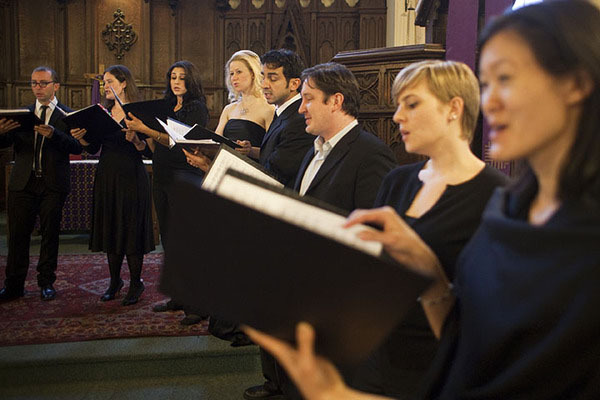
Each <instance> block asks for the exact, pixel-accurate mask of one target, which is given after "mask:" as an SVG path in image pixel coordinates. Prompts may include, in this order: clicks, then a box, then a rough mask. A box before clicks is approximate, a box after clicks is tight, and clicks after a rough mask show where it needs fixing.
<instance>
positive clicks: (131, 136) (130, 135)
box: [123, 129, 146, 150]
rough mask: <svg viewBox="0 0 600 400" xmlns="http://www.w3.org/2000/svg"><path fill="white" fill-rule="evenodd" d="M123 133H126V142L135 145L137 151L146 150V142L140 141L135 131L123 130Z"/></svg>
mask: <svg viewBox="0 0 600 400" xmlns="http://www.w3.org/2000/svg"><path fill="white" fill-rule="evenodd" d="M123 132H125V140H127V141H128V142H131V143H133V145H134V146H135V148H136V149H137V150H144V148H145V147H146V142H145V141H143V140H140V138H139V137H138V135H137V133H136V132H135V131H134V130H132V129H123Z"/></svg>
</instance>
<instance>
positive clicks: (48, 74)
mask: <svg viewBox="0 0 600 400" xmlns="http://www.w3.org/2000/svg"><path fill="white" fill-rule="evenodd" d="M59 87H60V84H59V80H58V75H57V74H56V72H55V71H54V70H53V69H52V68H50V67H37V68H36V69H34V70H33V73H32V74H31V89H32V90H33V94H34V95H35V97H36V102H35V104H32V105H30V106H28V108H29V109H30V110H31V111H32V112H34V113H35V115H36V116H37V117H38V118H39V119H40V120H41V122H42V123H40V124H39V125H35V126H34V128H33V130H32V131H23V130H19V129H18V124H14V123H9V121H8V120H5V119H2V120H0V147H9V146H14V157H15V165H14V167H13V169H12V171H11V175H10V181H9V184H8V199H7V204H8V205H7V208H8V237H9V239H8V257H7V261H6V280H5V281H4V287H3V288H2V289H0V300H1V301H9V300H14V299H16V298H19V297H22V296H23V295H24V294H25V290H24V285H25V278H26V277H27V269H28V268H29V243H30V240H31V233H32V231H33V227H34V224H35V218H36V216H37V215H39V216H40V225H41V233H42V241H41V247H40V258H39V261H38V265H37V271H38V277H37V281H38V286H39V287H40V289H41V298H42V300H52V299H54V298H55V297H56V290H55V289H54V287H53V286H52V285H53V283H54V281H55V280H56V274H55V271H56V267H57V257H58V239H59V230H60V220H61V216H62V207H63V204H64V202H65V199H66V198H67V194H68V193H69V190H70V177H69V175H70V165H69V153H72V154H81V151H82V147H81V145H80V144H79V142H78V141H77V140H76V139H75V138H73V137H72V136H71V135H68V134H66V133H65V130H66V126H65V125H64V123H62V121H61V120H62V118H63V116H64V113H65V112H68V111H71V110H70V109H69V108H68V107H66V106H64V105H63V104H60V103H59V102H58V100H57V99H56V97H55V94H56V91H57V90H58V88H59Z"/></svg>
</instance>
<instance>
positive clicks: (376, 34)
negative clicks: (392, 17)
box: [222, 0, 386, 66]
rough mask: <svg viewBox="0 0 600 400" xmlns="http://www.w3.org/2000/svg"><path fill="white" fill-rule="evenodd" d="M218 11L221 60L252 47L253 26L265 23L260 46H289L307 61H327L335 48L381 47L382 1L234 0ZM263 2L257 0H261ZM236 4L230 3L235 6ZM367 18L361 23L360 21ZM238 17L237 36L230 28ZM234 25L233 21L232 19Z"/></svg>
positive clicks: (336, 49)
mask: <svg viewBox="0 0 600 400" xmlns="http://www.w3.org/2000/svg"><path fill="white" fill-rule="evenodd" d="M236 3H237V5H236V4H232V0H229V1H228V5H229V6H230V8H229V9H228V10H223V13H222V18H223V26H224V29H225V43H224V46H223V48H225V49H226V51H225V53H224V54H223V57H224V59H223V62H225V61H226V60H227V57H228V56H229V55H231V53H232V52H233V51H232V50H233V49H236V50H238V49H244V48H250V49H253V50H254V48H253V46H255V45H256V43H255V42H254V38H253V35H256V33H255V31H253V30H254V29H256V27H255V26H253V24H252V23H251V21H253V20H256V19H262V20H263V21H264V26H265V41H264V49H265V50H269V49H273V48H279V47H284V48H289V49H292V50H294V51H296V52H297V53H298V54H299V55H300V56H301V57H302V58H303V59H304V61H305V62H306V64H307V65H308V66H310V65H314V64H318V63H321V62H326V61H329V60H331V58H332V57H334V56H335V54H336V53H338V52H340V51H348V50H355V49H359V48H366V47H383V46H385V24H386V18H385V16H386V0H370V1H360V0H358V1H357V0H265V1H264V4H263V5H261V6H260V8H258V7H257V6H258V5H259V2H257V1H256V0H238V1H237V2H236ZM261 4H262V3H261ZM234 5H235V7H234ZM365 19H366V20H369V21H370V22H368V23H364V24H363V23H362V22H363V20H365ZM233 21H240V22H239V27H240V28H241V29H242V32H241V34H240V35H236V34H234V30H233V29H232V28H231V24H232V23H233ZM236 24H237V22H236Z"/></svg>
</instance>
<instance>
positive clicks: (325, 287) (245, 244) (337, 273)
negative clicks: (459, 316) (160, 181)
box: [160, 171, 429, 365]
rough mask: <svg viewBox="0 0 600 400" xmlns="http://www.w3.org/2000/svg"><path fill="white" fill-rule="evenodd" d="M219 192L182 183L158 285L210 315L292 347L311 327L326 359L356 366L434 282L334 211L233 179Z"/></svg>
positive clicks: (223, 182)
mask: <svg viewBox="0 0 600 400" xmlns="http://www.w3.org/2000/svg"><path fill="white" fill-rule="evenodd" d="M214 190H215V193H210V192H208V191H205V190H202V189H201V188H200V187H198V186H197V184H196V183H194V182H184V181H180V182H177V183H175V185H174V187H173V194H174V206H173V213H172V214H171V221H170V224H169V233H168V234H169V237H170V238H171V240H170V242H171V243H173V245H172V247H171V249H170V251H169V253H167V254H166V256H165V257H166V258H165V267H164V271H163V275H162V278H161V286H160V288H161V291H163V292H164V293H166V294H167V295H169V296H171V297H172V298H174V299H176V300H177V301H180V302H182V303H184V304H189V305H190V306H194V307H197V308H198V309H200V310H202V311H203V313H206V314H209V315H212V316H214V317H216V318H218V319H219V318H221V319H224V320H228V321H238V322H240V323H244V324H246V325H248V326H252V327H255V328H257V329H259V330H262V331H264V332H267V333H269V334H270V335H272V336H275V337H277V338H280V339H283V340H286V341H288V342H293V341H294V337H295V335H294V332H295V327H296V324H297V323H298V322H299V321H307V322H309V323H310V324H311V325H313V326H314V327H315V328H316V330H317V332H319V335H318V337H317V342H316V349H317V352H318V353H319V354H322V355H324V356H326V357H329V358H331V359H332V360H333V361H334V362H335V363H337V364H340V365H353V364H356V363H358V362H360V361H361V360H363V359H364V358H365V357H366V356H367V355H368V354H369V353H370V352H371V351H372V350H373V349H374V348H375V347H376V346H377V345H379V344H380V343H381V341H382V340H383V339H384V338H385V337H386V336H387V334H388V333H389V332H390V331H391V329H393V327H394V326H396V324H397V323H398V321H399V320H400V318H401V317H402V316H403V315H404V314H405V313H406V312H407V311H408V310H409V309H410V308H411V307H414V306H416V298H417V296H418V295H419V294H420V293H421V291H422V290H423V289H424V288H425V287H426V286H427V285H428V283H429V279H427V278H425V277H423V276H421V275H419V274H417V273H414V272H412V271H409V270H407V269H405V268H402V267H401V266H399V265H398V264H395V263H392V262H390V261H388V260H387V259H385V258H383V257H381V256H379V255H378V254H379V252H380V251H381V247H380V246H379V247H378V246H377V245H373V243H367V242H362V241H360V240H358V239H357V238H356V236H355V234H353V233H352V232H347V231H346V232H344V231H345V229H344V228H343V227H342V225H343V224H344V221H345V218H344V217H343V216H342V215H339V214H337V213H336V212H334V211H332V208H331V207H330V206H327V205H325V204H323V203H319V202H317V201H315V200H311V199H308V198H305V197H302V198H300V197H298V196H297V195H296V194H294V192H292V191H289V190H288V189H285V188H278V187H276V186H274V185H270V184H268V183H264V182H261V181H259V180H257V179H253V178H251V177H248V176H246V175H244V174H240V173H236V172H234V171H229V172H226V173H225V175H224V176H223V178H222V179H221V181H220V182H219V183H218V184H217V186H216V188H215V189H214ZM199 205H201V206H199ZM198 221H202V223H201V224H199V223H198ZM206 227H212V230H207V229H206ZM360 229H368V228H366V227H362V228H360ZM224 238H227V240H224ZM197 243H202V246H197ZM191 260H198V261H197V263H194V262H193V261H191Z"/></svg>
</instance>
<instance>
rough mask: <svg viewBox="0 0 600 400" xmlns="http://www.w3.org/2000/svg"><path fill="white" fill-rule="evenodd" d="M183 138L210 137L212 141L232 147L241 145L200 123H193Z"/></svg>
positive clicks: (235, 147)
mask: <svg viewBox="0 0 600 400" xmlns="http://www.w3.org/2000/svg"><path fill="white" fill-rule="evenodd" d="M185 138H186V139H190V140H194V139H212V140H213V141H215V142H217V143H222V144H225V145H227V146H229V147H231V148H232V149H237V148H239V147H242V146H240V145H239V144H237V143H236V142H234V141H233V140H231V139H229V138H226V137H225V136H223V135H219V134H218V133H216V132H213V131H211V130H210V129H207V128H205V127H203V126H200V125H194V126H193V127H192V129H190V131H189V132H188V133H187V134H186V135H185Z"/></svg>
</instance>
